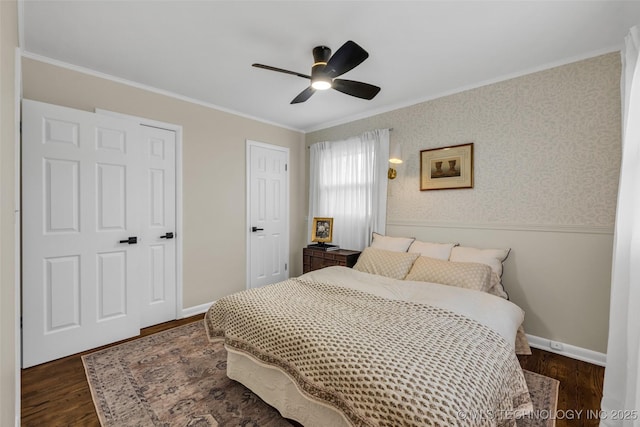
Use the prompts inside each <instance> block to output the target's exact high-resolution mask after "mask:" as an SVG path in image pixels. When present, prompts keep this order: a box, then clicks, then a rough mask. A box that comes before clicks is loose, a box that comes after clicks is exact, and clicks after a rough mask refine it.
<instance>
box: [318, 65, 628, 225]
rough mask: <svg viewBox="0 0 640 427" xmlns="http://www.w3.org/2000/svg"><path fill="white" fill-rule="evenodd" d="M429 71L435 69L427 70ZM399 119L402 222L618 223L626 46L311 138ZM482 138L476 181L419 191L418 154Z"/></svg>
mask: <svg viewBox="0 0 640 427" xmlns="http://www.w3.org/2000/svg"><path fill="white" fill-rule="evenodd" d="M425 78H428V76H425ZM379 127H391V128H393V129H394V130H393V132H392V133H391V138H392V139H393V140H395V141H398V142H400V144H401V145H402V150H403V157H404V160H405V162H404V164H402V165H400V166H399V167H398V168H397V169H398V178H397V179H396V180H394V181H391V182H390V185H389V199H388V204H387V206H388V208H387V209H388V210H387V217H388V221H389V222H394V221H410V220H420V221H430V222H446V223H472V224H527V225H553V226H556V225H562V226H564V225H572V226H574V225H577V226H600V227H611V226H612V225H613V223H614V217H615V203H616V196H617V188H618V174H619V168H620V155H621V149H620V148H621V147H620V140H621V135H620V57H619V54H618V53H611V54H607V55H602V56H598V57H595V58H591V59H587V60H584V61H580V62H576V63H571V64H568V65H564V66H560V67H556V68H552V69H548V70H544V71H541V72H536V73H533V74H528V75H525V76H522V77H517V78H513V79H511V80H506V81H502V82H499V83H495V84H491V85H487V86H482V87H479V88H476V89H472V90H468V91H465V92H461V93H457V94H454V95H450V96H446V97H443V98H439V99H435V100H432V101H428V102H424V103H421V104H417V105H413V106H410V107H406V108H401V109H398V110H394V111H391V112H388V113H384V114H380V115H377V116H373V117H370V118H366V119H363V120H358V121H355V122H352V123H349V124H345V125H341V126H337V127H333V128H329V129H325V130H321V131H317V132H313V133H310V134H308V135H307V138H306V140H307V144H311V143H313V142H317V141H324V140H334V139H339V138H342V137H345V136H349V135H354V134H357V133H360V132H363V131H365V130H369V129H372V128H379ZM468 142H473V143H474V144H475V145H474V164H475V165H474V171H475V172H474V188H473V189H469V190H446V191H423V192H421V191H419V173H420V164H419V152H420V150H424V149H427V148H437V147H444V146H449V145H456V144H464V143H468Z"/></svg>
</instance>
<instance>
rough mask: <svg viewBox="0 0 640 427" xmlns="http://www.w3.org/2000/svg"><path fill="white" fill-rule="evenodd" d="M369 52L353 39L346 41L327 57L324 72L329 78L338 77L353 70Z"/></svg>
mask: <svg viewBox="0 0 640 427" xmlns="http://www.w3.org/2000/svg"><path fill="white" fill-rule="evenodd" d="M368 57H369V54H368V53H367V51H366V50H364V49H363V48H361V47H360V45H358V44H357V43H356V42H354V41H351V40H349V41H347V42H346V43H345V44H343V45H342V46H340V49H338V50H337V51H336V53H334V54H333V56H332V57H331V58H329V62H327V65H326V66H325V68H324V71H325V74H326V75H327V76H329V77H331V78H333V77H338V76H340V75H342V74H344V73H346V72H347V71H349V70H353V69H354V68H355V67H357V66H358V65H360V64H361V63H362V61H364V60H365V59H367V58H368Z"/></svg>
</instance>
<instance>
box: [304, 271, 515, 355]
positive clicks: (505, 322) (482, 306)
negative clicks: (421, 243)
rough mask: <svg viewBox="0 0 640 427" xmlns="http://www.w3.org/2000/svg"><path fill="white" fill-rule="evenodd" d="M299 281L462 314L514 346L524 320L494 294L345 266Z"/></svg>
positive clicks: (313, 273)
mask: <svg viewBox="0 0 640 427" xmlns="http://www.w3.org/2000/svg"><path fill="white" fill-rule="evenodd" d="M300 279H306V280H312V281H314V282H323V283H332V284H335V285H340V286H344V287H347V288H351V289H356V290H359V291H362V292H368V293H370V294H374V295H377V296H380V297H384V298H389V299H394V300H400V301H411V302H417V303H422V304H430V305H433V306H436V307H440V308H444V309H447V310H451V311H453V312H455V313H458V314H462V315H465V316H467V317H470V318H472V319H474V320H475V321H477V322H479V323H481V324H483V325H485V326H488V327H489V328H491V329H493V330H494V331H496V332H497V333H499V334H500V335H502V337H503V338H504V339H505V340H507V342H510V343H514V345H515V337H516V332H517V330H518V327H519V326H520V324H522V321H523V320H524V311H522V309H521V308H520V307H518V306H517V305H515V304H514V303H512V302H510V301H507V300H505V299H503V298H499V297H496V296H494V295H491V294H488V293H485V292H480V291H473V290H469V289H462V288H456V287H454V286H447V285H441V284H438V283H428V282H410V281H406V280H396V279H391V278H388V277H384V276H378V275H374V274H368V273H363V272H361V271H358V270H354V269H352V268H347V267H328V268H323V269H321V270H315V271H311V272H309V273H306V274H303V275H302V276H300Z"/></svg>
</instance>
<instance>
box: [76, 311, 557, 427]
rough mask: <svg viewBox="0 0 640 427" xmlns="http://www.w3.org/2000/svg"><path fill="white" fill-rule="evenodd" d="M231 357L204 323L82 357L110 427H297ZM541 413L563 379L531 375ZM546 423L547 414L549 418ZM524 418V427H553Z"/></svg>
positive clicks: (550, 409)
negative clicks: (235, 368)
mask: <svg viewBox="0 0 640 427" xmlns="http://www.w3.org/2000/svg"><path fill="white" fill-rule="evenodd" d="M226 358H227V354H226V351H225V349H224V347H223V346H222V344H221V343H215V344H212V343H210V342H209V341H208V340H207V337H206V333H205V331H204V326H203V324H202V322H194V323H190V324H188V325H184V326H180V327H177V328H173V329H170V330H167V331H164V332H160V333H157V334H154V335H150V336H147V337H144V338H140V339H136V340H133V341H129V342H126V343H124V344H120V345H118V346H114V347H110V348H107V349H105V350H101V351H97V352H95V353H91V354H88V355H86V356H83V357H82V361H83V363H84V367H85V372H86V374H87V380H88V382H89V387H90V388H91V394H92V396H93V402H94V404H95V406H96V411H97V413H98V417H99V419H100V422H101V424H102V425H103V426H105V427H107V426H108V427H111V426H114V427H115V426H118V427H127V426H193V427H196V426H197V427H205V426H243V427H244V426H246V427H258V426H265V427H279V426H292V425H294V424H292V423H290V422H289V421H287V420H286V419H284V418H282V417H281V416H280V414H279V413H278V411H276V410H275V409H274V408H272V407H271V406H269V405H267V404H266V403H264V402H263V401H262V400H261V399H260V398H259V397H258V396H256V395H255V394H253V393H252V392H251V391H250V390H248V389H247V388H246V387H244V386H243V385H242V384H240V383H237V382H235V381H233V380H230V379H229V378H227V375H226V368H227V364H226ZM525 377H526V380H527V385H528V386H529V391H530V393H531V397H532V400H533V402H534V408H535V409H536V411H535V413H536V414H541V415H542V416H543V417H544V416H545V414H546V415H548V414H554V413H555V410H556V403H557V398H558V384H559V382H558V381H556V380H554V379H552V378H548V377H545V376H543V375H538V374H535V373H533V372H528V371H525ZM545 418H546V417H545ZM552 425H553V421H552V420H551V419H546V420H543V419H536V418H525V419H522V420H518V427H533V426H544V427H548V426H552Z"/></svg>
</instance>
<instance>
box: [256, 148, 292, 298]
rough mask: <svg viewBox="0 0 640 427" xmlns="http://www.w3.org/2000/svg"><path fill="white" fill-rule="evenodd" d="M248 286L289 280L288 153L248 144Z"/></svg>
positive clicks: (278, 149)
mask: <svg viewBox="0 0 640 427" xmlns="http://www.w3.org/2000/svg"><path fill="white" fill-rule="evenodd" d="M247 150H248V161H247V163H248V165H247V166H248V171H247V175H248V176H247V182H248V183H249V197H248V198H249V207H248V211H249V218H248V219H249V230H248V232H249V233H250V234H249V261H248V262H249V268H248V270H249V275H250V277H249V283H248V287H250V288H257V287H260V286H265V285H268V284H271V283H276V282H280V281H282V280H284V279H286V278H287V277H289V272H288V266H287V264H288V262H289V225H288V221H289V180H288V176H287V175H288V165H287V162H288V157H289V152H288V151H287V150H286V149H284V148H282V147H277V146H269V145H266V144H261V143H256V142H252V141H248V142H247Z"/></svg>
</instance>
